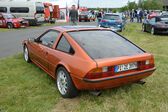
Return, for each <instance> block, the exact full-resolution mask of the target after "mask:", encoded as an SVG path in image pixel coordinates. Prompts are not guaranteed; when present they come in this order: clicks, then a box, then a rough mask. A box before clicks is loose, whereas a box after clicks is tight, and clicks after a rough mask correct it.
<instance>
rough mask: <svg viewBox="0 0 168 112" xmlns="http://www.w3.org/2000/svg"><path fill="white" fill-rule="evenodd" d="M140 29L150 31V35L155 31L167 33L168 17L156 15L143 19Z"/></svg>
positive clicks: (155, 32)
mask: <svg viewBox="0 0 168 112" xmlns="http://www.w3.org/2000/svg"><path fill="white" fill-rule="evenodd" d="M142 31H144V32H150V33H151V34H152V35H154V34H157V33H164V34H168V17H166V16H156V17H152V18H151V19H148V20H145V21H144V23H143V24H142Z"/></svg>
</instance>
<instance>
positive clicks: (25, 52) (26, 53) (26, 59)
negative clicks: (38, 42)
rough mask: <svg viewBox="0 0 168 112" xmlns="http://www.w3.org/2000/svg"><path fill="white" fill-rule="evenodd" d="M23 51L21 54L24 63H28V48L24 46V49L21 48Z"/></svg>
mask: <svg viewBox="0 0 168 112" xmlns="http://www.w3.org/2000/svg"><path fill="white" fill-rule="evenodd" d="M23 49H24V50H23V54H24V60H25V61H26V62H28V63H29V62H30V57H29V50H28V48H27V46H26V45H25V46H24V48H23Z"/></svg>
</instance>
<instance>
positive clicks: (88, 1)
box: [41, 0, 137, 8]
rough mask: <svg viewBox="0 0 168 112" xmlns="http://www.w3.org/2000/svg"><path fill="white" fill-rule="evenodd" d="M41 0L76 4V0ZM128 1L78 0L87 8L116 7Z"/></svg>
mask: <svg viewBox="0 0 168 112" xmlns="http://www.w3.org/2000/svg"><path fill="white" fill-rule="evenodd" d="M41 1H52V2H55V1H57V2H58V1H60V2H59V3H62V4H66V2H68V4H69V5H70V4H76V3H77V1H78V0H41ZM129 1H137V0H129ZM127 3H128V0H80V5H81V6H86V7H89V8H92V7H94V8H97V7H99V8H101V7H107V8H118V7H122V6H124V5H126V4H127Z"/></svg>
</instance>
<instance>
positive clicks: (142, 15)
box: [126, 9, 162, 23]
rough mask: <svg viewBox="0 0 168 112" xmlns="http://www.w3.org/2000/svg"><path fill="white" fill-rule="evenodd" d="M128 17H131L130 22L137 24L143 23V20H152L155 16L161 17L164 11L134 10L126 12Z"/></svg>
mask: <svg viewBox="0 0 168 112" xmlns="http://www.w3.org/2000/svg"><path fill="white" fill-rule="evenodd" d="M126 15H127V16H129V17H130V22H137V23H142V22H143V21H142V20H143V19H144V20H146V19H151V18H152V17H154V16H160V15H162V11H152V10H151V11H149V10H142V9H138V10H134V9H132V10H131V11H129V12H126Z"/></svg>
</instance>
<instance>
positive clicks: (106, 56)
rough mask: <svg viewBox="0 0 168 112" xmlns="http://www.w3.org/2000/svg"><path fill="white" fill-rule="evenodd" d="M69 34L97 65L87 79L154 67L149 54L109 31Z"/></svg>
mask: <svg viewBox="0 0 168 112" xmlns="http://www.w3.org/2000/svg"><path fill="white" fill-rule="evenodd" d="M69 34H70V35H71V37H72V38H73V39H74V40H75V41H76V42H77V43H78V44H79V45H80V46H81V47H82V48H83V50H85V52H86V53H87V54H88V56H90V57H91V58H92V59H93V60H94V61H95V62H96V64H97V68H95V69H93V70H91V71H90V72H89V73H88V75H87V76H88V77H87V78H100V76H102V73H105V74H104V76H103V77H109V76H112V75H115V74H119V73H120V74H121V73H126V72H135V71H142V70H146V69H150V68H152V67H154V59H153V56H152V55H151V54H149V53H146V52H145V51H144V50H142V49H141V48H139V47H138V46H136V45H135V44H133V43H132V42H131V41H129V40H128V39H126V38H124V37H122V36H120V35H118V34H117V33H114V32H112V31H110V30H105V29H104V30H103V29H101V30H87V31H78V32H69ZM100 73H101V75H100ZM93 74H94V75H93Z"/></svg>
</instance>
